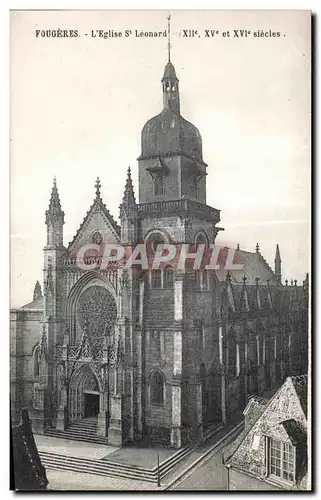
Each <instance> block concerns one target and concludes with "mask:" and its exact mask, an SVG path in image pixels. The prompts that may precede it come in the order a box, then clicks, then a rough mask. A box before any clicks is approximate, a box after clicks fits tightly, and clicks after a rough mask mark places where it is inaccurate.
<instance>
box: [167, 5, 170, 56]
mask: <svg viewBox="0 0 321 500" xmlns="http://www.w3.org/2000/svg"><path fill="white" fill-rule="evenodd" d="M167 21H168V33H167V36H168V44H167V48H168V62H171V15H170V14H169V15H168V18H167Z"/></svg>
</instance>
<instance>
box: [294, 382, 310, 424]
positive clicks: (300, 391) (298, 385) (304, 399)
mask: <svg viewBox="0 0 321 500" xmlns="http://www.w3.org/2000/svg"><path fill="white" fill-rule="evenodd" d="M291 380H292V383H293V385H294V388H295V391H296V393H297V395H298V398H299V401H300V404H301V408H302V410H303V411H304V414H305V416H307V408H308V376H307V375H297V376H295V377H291Z"/></svg>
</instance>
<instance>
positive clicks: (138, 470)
mask: <svg viewBox="0 0 321 500" xmlns="http://www.w3.org/2000/svg"><path fill="white" fill-rule="evenodd" d="M192 451H193V447H192V446H185V447H184V448H181V449H180V450H178V451H177V452H176V453H174V454H173V455H172V456H170V457H168V458H167V459H166V460H164V461H163V462H162V463H161V464H160V467H159V476H160V479H162V478H163V477H165V476H166V475H167V474H168V473H169V472H171V470H173V469H174V467H176V465H177V464H179V462H181V461H182V460H184V459H185V458H187V457H188V456H189V455H190V454H191V453H192ZM39 455H40V457H41V461H42V463H43V465H44V466H45V467H46V468H48V469H59V470H67V471H74V472H80V473H86V474H95V475H98V476H109V477H116V478H125V479H134V480H138V481H148V482H152V483H157V479H158V471H157V467H154V468H153V469H147V468H144V467H140V466H137V465H130V464H122V463H116V462H112V461H109V460H96V459H89V458H80V457H70V456H65V455H58V454H56V453H51V452H47V451H39Z"/></svg>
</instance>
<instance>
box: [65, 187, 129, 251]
mask: <svg viewBox="0 0 321 500" xmlns="http://www.w3.org/2000/svg"><path fill="white" fill-rule="evenodd" d="M95 212H100V213H101V214H102V215H103V217H105V219H106V220H107V222H108V223H109V224H110V226H111V229H112V231H113V233H114V236H115V238H116V239H117V240H118V239H119V238H120V226H119V225H118V224H117V222H116V221H115V219H114V218H113V216H112V215H111V213H110V212H109V210H108V209H107V207H106V205H105V203H103V200H102V198H101V196H100V182H99V179H98V178H97V181H96V198H95V199H94V202H93V203H92V205H91V206H90V208H89V210H88V211H87V213H86V215H85V217H84V218H83V221H82V223H81V224H80V226H79V228H78V230H77V232H76V234H75V236H74V238H73V239H72V241H71V242H70V243H69V244H68V248H67V251H70V250H71V249H72V248H73V246H74V245H75V243H77V241H78V240H79V239H80V238H81V237H82V236H83V233H84V229H85V227H86V225H87V223H88V222H89V220H90V218H91V216H92V215H93V214H94V213H95Z"/></svg>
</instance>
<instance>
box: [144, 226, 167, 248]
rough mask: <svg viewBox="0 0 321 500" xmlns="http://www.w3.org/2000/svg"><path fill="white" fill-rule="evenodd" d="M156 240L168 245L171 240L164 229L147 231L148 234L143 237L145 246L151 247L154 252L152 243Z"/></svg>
mask: <svg viewBox="0 0 321 500" xmlns="http://www.w3.org/2000/svg"><path fill="white" fill-rule="evenodd" d="M157 238H159V242H161V241H162V242H163V243H164V244H168V243H170V241H171V239H170V236H169V234H168V232H167V231H165V230H164V229H157V228H156V229H151V230H150V231H148V233H147V234H146V235H145V238H144V244H145V245H146V246H148V245H151V247H152V250H153V251H155V249H154V247H153V242H154V241H155V242H156V241H157Z"/></svg>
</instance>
